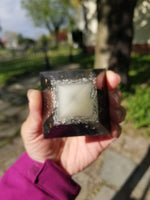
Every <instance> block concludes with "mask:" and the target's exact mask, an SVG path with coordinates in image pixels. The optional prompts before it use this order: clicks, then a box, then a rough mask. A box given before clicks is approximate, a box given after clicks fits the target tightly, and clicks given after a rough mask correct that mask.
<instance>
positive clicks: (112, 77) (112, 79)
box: [106, 71, 121, 90]
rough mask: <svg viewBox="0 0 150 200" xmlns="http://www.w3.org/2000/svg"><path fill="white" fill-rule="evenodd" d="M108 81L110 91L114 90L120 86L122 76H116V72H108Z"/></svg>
mask: <svg viewBox="0 0 150 200" xmlns="http://www.w3.org/2000/svg"><path fill="white" fill-rule="evenodd" d="M106 81H107V87H108V89H109V90H113V89H115V88H116V87H117V86H118V84H119V83H120V81H121V79H120V76H119V75H118V74H116V73H115V72H113V71H107V72H106Z"/></svg>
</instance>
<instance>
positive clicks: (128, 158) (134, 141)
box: [0, 77, 150, 200]
mask: <svg viewBox="0 0 150 200" xmlns="http://www.w3.org/2000/svg"><path fill="white" fill-rule="evenodd" d="M39 85H40V83H39V77H28V78H27V79H23V80H22V81H21V82H19V83H16V84H12V85H11V86H9V87H7V88H5V89H2V90H1V91H0V99H1V100H0V166H1V167H0V176H2V174H3V173H4V172H5V170H6V169H7V168H8V167H9V166H11V165H12V164H13V163H14V162H15V160H16V159H17V158H18V157H19V156H20V155H21V154H22V152H23V151H24V148H23V144H22V140H21V138H20V126H21V124H22V122H23V121H24V120H25V118H26V116H27V114H28V108H27V99H26V92H27V90H28V89H29V88H33V86H34V87H35V88H37V87H38V86H39ZM122 126H123V133H122V135H121V136H120V138H119V139H118V140H117V141H116V142H114V143H113V144H112V145H111V146H110V147H109V148H108V149H107V150H106V151H104V152H103V153H102V155H101V156H100V157H99V159H97V160H96V161H95V162H94V163H93V164H92V165H91V166H89V167H88V168H86V169H85V170H84V171H83V172H80V173H79V174H77V175H75V176H74V177H73V178H74V179H75V180H76V181H77V182H78V183H79V184H80V185H81V186H82V190H81V192H80V194H79V196H78V197H77V200H101V199H102V200H111V199H112V198H113V196H114V195H115V194H116V192H117V191H119V190H120V188H121V187H122V186H123V184H124V183H125V181H126V180H127V178H128V177H129V176H130V175H131V174H132V172H133V170H134V169H135V168H136V166H137V165H138V164H139V163H140V162H141V161H142V159H143V158H144V156H145V155H146V152H147V150H148V147H149V145H150V138H148V137H144V136H141V135H136V134H129V132H130V131H131V130H130V129H127V125H126V124H122ZM135 135H136V136H135ZM149 159H150V158H149ZM149 180H150V169H148V170H147V171H146V173H145V174H144V176H143V177H142V179H141V181H140V182H139V183H138V185H137V186H136V188H135V190H134V191H133V192H132V197H133V198H134V199H141V197H142V195H143V192H144V190H145V188H146V186H147V184H148V182H149ZM120 200H122V199H120ZM143 200H150V187H149V190H148V193H147V194H146V197H145V198H144V199H143Z"/></svg>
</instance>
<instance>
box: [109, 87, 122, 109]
mask: <svg viewBox="0 0 150 200" xmlns="http://www.w3.org/2000/svg"><path fill="white" fill-rule="evenodd" d="M121 100H122V93H121V91H120V90H119V89H117V88H116V89H114V90H110V91H109V104H110V107H114V108H118V107H120V103H121Z"/></svg>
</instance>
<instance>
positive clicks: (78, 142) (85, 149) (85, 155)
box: [26, 135, 113, 175]
mask: <svg viewBox="0 0 150 200" xmlns="http://www.w3.org/2000/svg"><path fill="white" fill-rule="evenodd" d="M95 138H97V139H96V140H95V141H93V139H90V137H86V136H80V137H68V138H58V139H43V137H42V135H39V136H38V137H37V138H34V140H31V142H30V143H29V142H28V145H26V149H27V151H29V152H30V156H31V157H32V158H33V159H35V160H38V161H41V162H44V160H46V159H47V158H49V159H52V160H54V161H55V162H57V163H59V164H60V165H61V166H62V167H63V168H64V169H65V170H66V171H67V172H68V173H69V174H70V175H73V174H75V173H77V172H79V171H81V170H83V169H84V168H85V167H86V166H88V165H89V164H91V163H92V162H93V161H94V160H96V158H97V157H98V156H99V154H100V153H101V152H102V151H103V150H104V149H105V148H106V147H107V146H108V145H109V144H110V143H111V142H112V140H113V138H111V137H110V136H109V138H106V139H105V140H104V139H103V140H101V138H100V137H95ZM41 158H42V159H41Z"/></svg>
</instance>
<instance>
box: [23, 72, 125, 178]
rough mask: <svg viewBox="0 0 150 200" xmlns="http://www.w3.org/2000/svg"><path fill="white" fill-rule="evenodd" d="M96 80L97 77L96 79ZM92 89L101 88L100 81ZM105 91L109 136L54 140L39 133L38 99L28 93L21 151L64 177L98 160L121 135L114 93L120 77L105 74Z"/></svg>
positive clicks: (120, 110)
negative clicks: (56, 167)
mask: <svg viewBox="0 0 150 200" xmlns="http://www.w3.org/2000/svg"><path fill="white" fill-rule="evenodd" d="M99 76H100V75H99ZM99 76H98V77H97V79H96V86H97V87H98V88H101V87H102V83H101V79H100V77H99ZM106 79H107V85H108V88H109V101H110V117H111V135H109V136H105V137H101V136H94V137H89V136H78V137H68V138H57V139H44V138H43V133H42V95H41V92H40V91H37V90H29V91H28V94H27V96H28V99H29V115H28V117H27V119H26V121H25V122H24V123H23V125H22V128H21V135H22V138H23V142H24V146H25V149H26V151H27V153H28V155H29V156H30V157H31V158H32V159H33V160H36V161H39V162H42V163H44V161H45V160H46V159H51V160H53V161H54V162H56V163H57V164H58V165H60V166H61V167H62V168H63V169H64V170H65V171H66V172H67V173H68V174H70V175H73V174H75V173H77V172H79V171H81V170H83V169H84V168H85V167H87V166H88V165H89V164H91V163H92V162H93V161H94V160H96V159H97V158H98V156H99V155H100V153H101V152H102V151H103V150H104V149H105V148H106V147H108V146H109V145H110V144H111V143H112V142H113V141H114V140H115V139H116V138H117V137H118V136H119V135H120V133H121V128H120V126H119V123H120V122H121V121H123V120H124V117H125V110H124V109H123V108H122V107H121V106H120V102H121V93H120V91H119V90H117V89H116V87H117V85H118V84H119V82H120V77H119V76H118V75H117V74H116V73H114V72H112V71H108V72H107V74H106Z"/></svg>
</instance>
